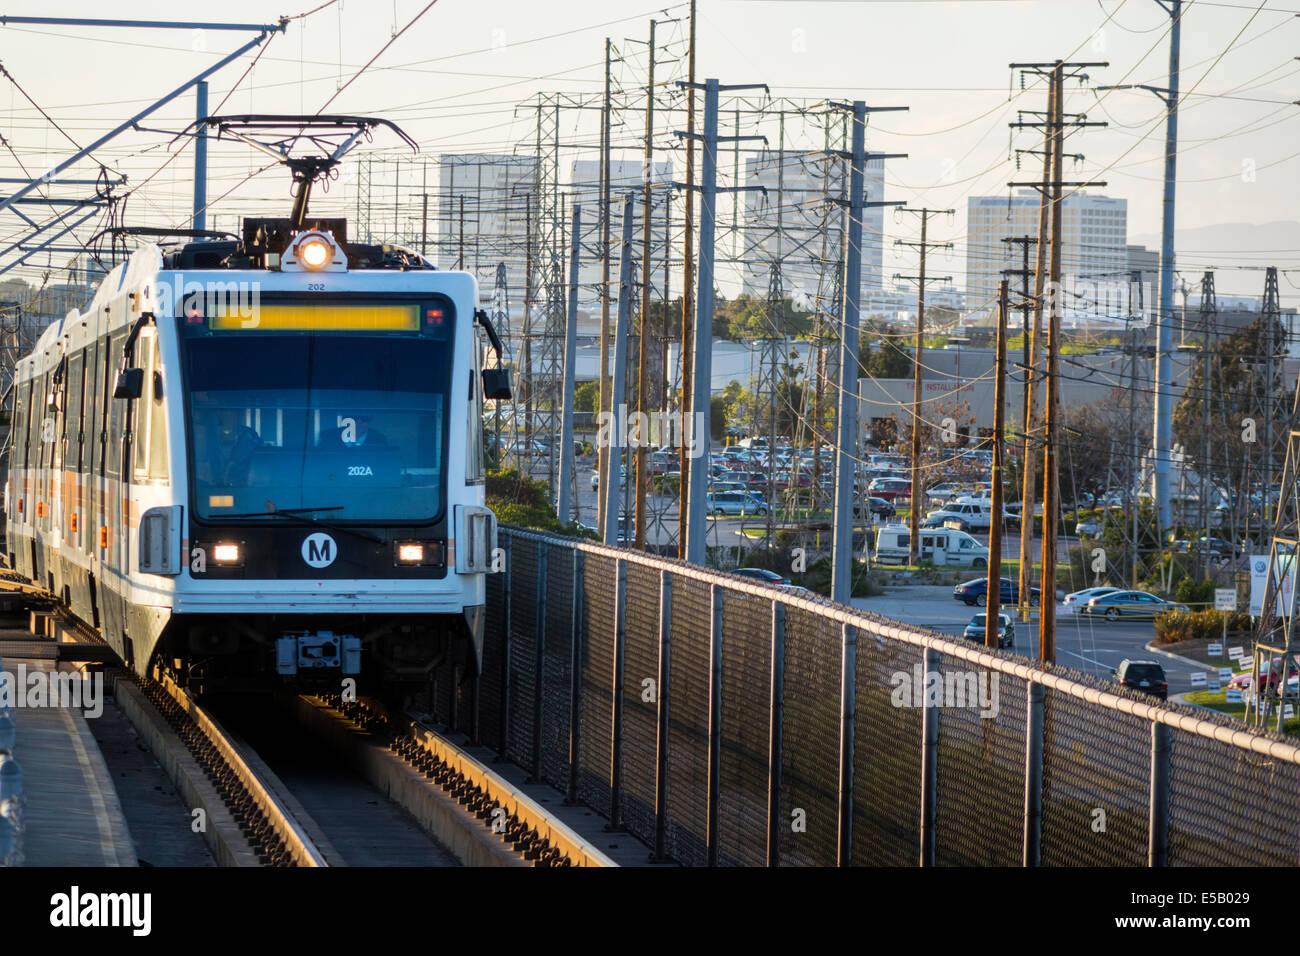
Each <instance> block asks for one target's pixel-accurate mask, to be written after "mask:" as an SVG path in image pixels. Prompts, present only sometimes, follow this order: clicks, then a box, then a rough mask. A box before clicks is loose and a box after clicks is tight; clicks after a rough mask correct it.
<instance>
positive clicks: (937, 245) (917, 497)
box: [894, 209, 953, 565]
mask: <svg viewBox="0 0 1300 956" xmlns="http://www.w3.org/2000/svg"><path fill="white" fill-rule="evenodd" d="M904 211H905V212H914V213H916V214H917V215H919V216H920V217H921V241H920V242H904V241H903V240H902V239H898V240H895V242H894V245H895V246H910V247H911V248H913V249H919V250H920V252H921V267H920V270H919V274H918V275H916V276H895V277H894V278H896V279H914V280H915V281H916V355H915V356H914V361H913V365H912V491H911V499H912V508H911V534H910V535H909V536H908V540H909V542H910V543H909V557H908V563H909V564H913V565H914V564H916V563H917V560H918V559H919V557H920V550H919V546H920V540H921V509H922V508H923V507H924V506H925V489H924V488H922V487H921V380H922V370H923V368H924V366H925V254H926V253H927V252H928V251H929V250H930V249H951V248H952V243H951V242H928V241H927V240H926V226H927V224H928V223H929V221H930V217H931V216H933V215H936V214H938V213H943V214H945V215H949V216H951V215H952V214H953V210H951V209H906V210H904ZM942 281H944V282H951V281H952V276H944V277H943V279H942Z"/></svg>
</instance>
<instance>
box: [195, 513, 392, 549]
mask: <svg viewBox="0 0 1300 956" xmlns="http://www.w3.org/2000/svg"><path fill="white" fill-rule="evenodd" d="M343 509H344V506H343V505H334V506H331V507H329V508H276V509H274V510H272V511H249V512H245V513H244V514H234V515H220V516H219V517H220V518H260V517H262V516H263V515H270V516H272V517H275V518H288V519H289V520H291V521H301V522H303V523H304V524H310V525H317V526H319V527H321V528H328V529H329V530H331V531H337V532H338V533H339V534H350V535H353V536H355V537H358V538H363V539H364V540H366V541H373V542H374V543H375V544H383V543H384V539H383V538H379V537H376V536H375V535H373V534H371V533H370V532H368V531H358V530H357V529H356V528H348V527H345V526H343V525H337V524H331V523H329V522H326V521H321V520H320V519H319V518H313V517H311V516H310V514H303V512H313V511H342V510H343ZM213 517H218V516H215V515H214V516H213Z"/></svg>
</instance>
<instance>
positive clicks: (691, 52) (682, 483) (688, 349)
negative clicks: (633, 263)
mask: <svg viewBox="0 0 1300 956" xmlns="http://www.w3.org/2000/svg"><path fill="white" fill-rule="evenodd" d="M688 19H689V21H690V22H689V24H688V32H689V39H688V40H687V46H686V83H687V86H686V195H685V196H684V197H683V198H684V199H685V200H686V210H685V212H684V214H683V216H684V218H683V226H682V336H681V348H680V349H679V351H680V352H681V355H680V359H681V363H682V397H681V401H680V403H679V404H680V406H681V413H682V428H681V434H682V446H681V455H680V462H679V465H678V471H679V472H680V473H681V476H682V477H681V480H679V481H678V486H679V488H678V495H677V556H678V557H679V558H683V559H684V558H685V557H686V527H687V517H688V515H689V513H690V511H689V508H690V490H691V489H690V482H688V481H687V480H686V456H687V453H688V452H689V451H690V437H691V436H689V435H688V434H687V432H686V427H687V426H686V423H687V422H688V421H689V422H692V423H693V422H694V418H693V417H692V416H691V406H690V402H691V398H692V396H693V395H694V393H695V391H694V385H693V382H692V381H691V363H690V360H689V359H688V358H687V356H688V355H691V354H693V351H694V348H693V342H692V341H691V336H692V335H693V334H694V331H695V329H694V323H695V297H694V295H693V292H694V289H695V193H694V190H695V0H691V8H690V13H689V15H688ZM664 241H665V243H667V238H666V237H665V239H664ZM666 377H667V376H665V378H666ZM692 427H693V426H692Z"/></svg>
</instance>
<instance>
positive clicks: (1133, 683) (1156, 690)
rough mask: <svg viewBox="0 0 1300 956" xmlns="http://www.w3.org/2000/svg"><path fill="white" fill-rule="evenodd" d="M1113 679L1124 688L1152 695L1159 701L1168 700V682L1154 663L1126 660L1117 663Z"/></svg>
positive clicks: (1162, 670)
mask: <svg viewBox="0 0 1300 956" xmlns="http://www.w3.org/2000/svg"><path fill="white" fill-rule="evenodd" d="M1114 673H1115V679H1116V680H1117V681H1119V682H1120V683H1121V684H1123V685H1124V686H1125V687H1128V688H1131V689H1133V690H1138V691H1141V692H1142V693H1144V694H1154V695H1155V696H1156V697H1159V698H1160V699H1161V700H1168V699H1169V682H1168V681H1167V680H1166V679H1165V669H1164V668H1163V667H1161V666H1160V665H1159V664H1158V663H1157V662H1155V661H1131V660H1129V659H1128V658H1125V659H1124V660H1122V661H1120V662H1119V667H1117V668H1115V671H1114Z"/></svg>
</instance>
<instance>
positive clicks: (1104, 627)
mask: <svg viewBox="0 0 1300 956" xmlns="http://www.w3.org/2000/svg"><path fill="white" fill-rule="evenodd" d="M852 604H853V606H854V607H856V608H861V609H862V610H866V611H871V612H873V613H876V614H882V615H884V616H885V617H889V618H892V619H894V620H896V621H902V622H903V623H906V624H912V625H914V626H917V627H927V628H931V629H933V630H936V631H939V632H940V633H943V634H947V635H950V636H952V637H957V638H960V637H961V634H962V631H963V629H964V628H965V627H966V625H967V624H969V623H970V620H971V618H972V617H974V616H975V615H976V614H977V613H982V611H983V609H982V608H977V607H967V606H966V605H965V604H963V603H962V602H960V601H956V600H954V599H953V596H952V588H951V587H947V586H943V585H919V586H913V587H895V588H887V589H886V591H885V593H884V594H882V595H879V596H877V597H868V598H854V599H853V601H852ZM1007 613H1009V614H1012V615H1013V620H1014V621H1015V627H1016V644H1015V648H1014V652H1015V653H1017V654H1020V655H1021V656H1023V657H1028V658H1032V659H1035V660H1036V659H1037V658H1038V612H1037V611H1034V612H1033V614H1032V617H1031V619H1030V620H1029V621H1028V622H1022V621H1020V619H1019V617H1018V616H1015V615H1016V612H1015V609H1014V608H1013V609H1011V610H1009V611H1008V612H1007ZM1153 636H1154V631H1153V628H1152V624H1151V622H1150V621H1120V622H1117V623H1115V624H1108V623H1106V622H1105V621H1104V620H1099V619H1096V618H1091V617H1082V616H1078V615H1073V614H1064V613H1062V608H1061V606H1060V605H1059V604H1058V605H1057V617H1056V661H1057V663H1058V664H1061V665H1063V666H1065V667H1072V668H1074V669H1075V670H1079V671H1083V672H1084V673H1085V674H1090V675H1093V676H1095V677H1100V678H1104V679H1108V678H1110V676H1111V674H1110V672H1111V670H1112V669H1113V668H1114V667H1116V666H1118V664H1119V662H1120V661H1122V660H1123V659H1124V658H1126V657H1129V658H1147V659H1154V660H1157V661H1159V662H1160V664H1161V666H1162V667H1164V669H1165V674H1166V675H1167V676H1168V679H1169V694H1170V696H1171V697H1172V696H1173V695H1174V694H1181V693H1185V692H1186V691H1189V690H1191V689H1192V685H1191V681H1190V678H1189V675H1190V674H1191V673H1192V671H1194V670H1198V669H1199V670H1204V668H1194V667H1192V666H1191V665H1189V664H1185V663H1183V662H1182V661H1179V660H1175V659H1173V658H1168V657H1163V656H1160V655H1157V654H1152V653H1151V652H1150V651H1148V650H1146V648H1145V645H1146V644H1147V642H1148V641H1150V640H1151V639H1152V638H1153Z"/></svg>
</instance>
